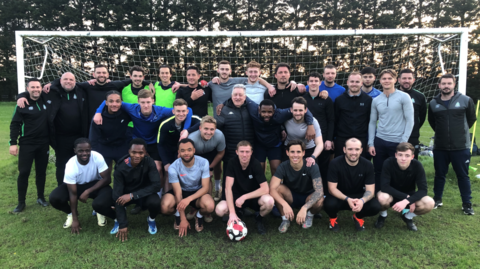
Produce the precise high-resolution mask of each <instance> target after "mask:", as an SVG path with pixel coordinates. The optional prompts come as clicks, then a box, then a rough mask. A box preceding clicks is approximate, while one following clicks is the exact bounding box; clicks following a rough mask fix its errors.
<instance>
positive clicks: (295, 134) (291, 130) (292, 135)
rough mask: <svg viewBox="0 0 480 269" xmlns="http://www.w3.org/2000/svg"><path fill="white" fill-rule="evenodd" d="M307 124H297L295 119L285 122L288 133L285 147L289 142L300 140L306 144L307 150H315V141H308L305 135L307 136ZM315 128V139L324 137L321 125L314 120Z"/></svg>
mask: <svg viewBox="0 0 480 269" xmlns="http://www.w3.org/2000/svg"><path fill="white" fill-rule="evenodd" d="M307 127H308V125H307V123H306V122H305V121H304V122H302V123H296V122H295V119H289V120H287V121H286V122H285V130H286V131H287V139H285V145H287V144H288V142H289V141H291V140H295V139H299V140H302V141H303V143H305V149H312V148H315V146H316V145H315V140H313V139H312V140H308V141H307V140H306V139H305V135H306V134H307ZM313 128H315V138H317V137H319V136H322V131H321V130H320V125H319V124H318V121H317V120H316V119H315V118H314V119H313Z"/></svg>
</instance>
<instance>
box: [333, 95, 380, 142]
mask: <svg viewBox="0 0 480 269" xmlns="http://www.w3.org/2000/svg"><path fill="white" fill-rule="evenodd" d="M336 100H337V101H336V102H335V136H336V137H341V138H350V137H356V138H367V137H368V124H369V123H370V112H371V109H372V97H370V96H368V94H366V93H364V92H362V91H361V92H360V94H359V95H352V96H350V94H349V92H348V91H345V92H344V93H342V95H340V96H339V97H337V99H336ZM365 150H366V149H365Z"/></svg>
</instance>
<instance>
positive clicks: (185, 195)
mask: <svg viewBox="0 0 480 269" xmlns="http://www.w3.org/2000/svg"><path fill="white" fill-rule="evenodd" d="M196 192H197V191H184V190H182V197H183V199H185V198H187V197H188V196H190V195H193V194H195V193H196ZM167 193H170V194H171V195H173V196H175V193H174V192H173V189H171V190H169V191H168V192H167ZM198 199H199V198H197V199H195V200H193V201H191V202H190V204H189V205H190V206H191V207H193V208H195V209H199V208H198V207H197V205H196V204H197V200H198Z"/></svg>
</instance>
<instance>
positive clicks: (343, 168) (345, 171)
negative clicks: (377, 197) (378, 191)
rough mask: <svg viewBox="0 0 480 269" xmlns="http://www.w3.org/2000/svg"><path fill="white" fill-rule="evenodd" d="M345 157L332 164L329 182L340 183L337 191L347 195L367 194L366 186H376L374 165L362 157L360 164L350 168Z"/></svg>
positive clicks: (329, 170) (333, 161)
mask: <svg viewBox="0 0 480 269" xmlns="http://www.w3.org/2000/svg"><path fill="white" fill-rule="evenodd" d="M345 158H346V157H345V156H343V155H342V156H338V157H336V158H335V159H333V160H332V161H331V162H330V166H329V169H328V177H327V178H328V182H333V183H338V185H337V189H338V190H339V191H341V192H342V193H343V194H345V195H347V196H348V195H355V194H361V193H364V192H365V185H371V184H375V173H374V170H373V164H372V163H371V162H370V161H369V160H367V159H365V158H363V157H360V159H359V161H358V164H357V165H355V166H350V165H349V164H348V163H347V161H346V160H345Z"/></svg>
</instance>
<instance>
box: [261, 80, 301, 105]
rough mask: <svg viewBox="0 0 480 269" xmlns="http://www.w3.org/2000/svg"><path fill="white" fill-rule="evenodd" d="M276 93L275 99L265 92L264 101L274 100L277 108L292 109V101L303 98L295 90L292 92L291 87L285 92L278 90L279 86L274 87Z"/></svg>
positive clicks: (284, 90)
mask: <svg viewBox="0 0 480 269" xmlns="http://www.w3.org/2000/svg"><path fill="white" fill-rule="evenodd" d="M274 87H275V90H276V93H275V95H274V96H273V97H270V94H268V91H265V93H264V94H263V97H264V99H270V100H272V101H273V102H274V103H275V105H276V106H277V108H290V107H292V100H293V98H295V97H298V96H302V94H301V93H300V92H299V91H298V89H295V90H294V91H290V88H291V86H290V85H289V86H288V87H286V88H285V89H283V90H280V89H278V85H274Z"/></svg>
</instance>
